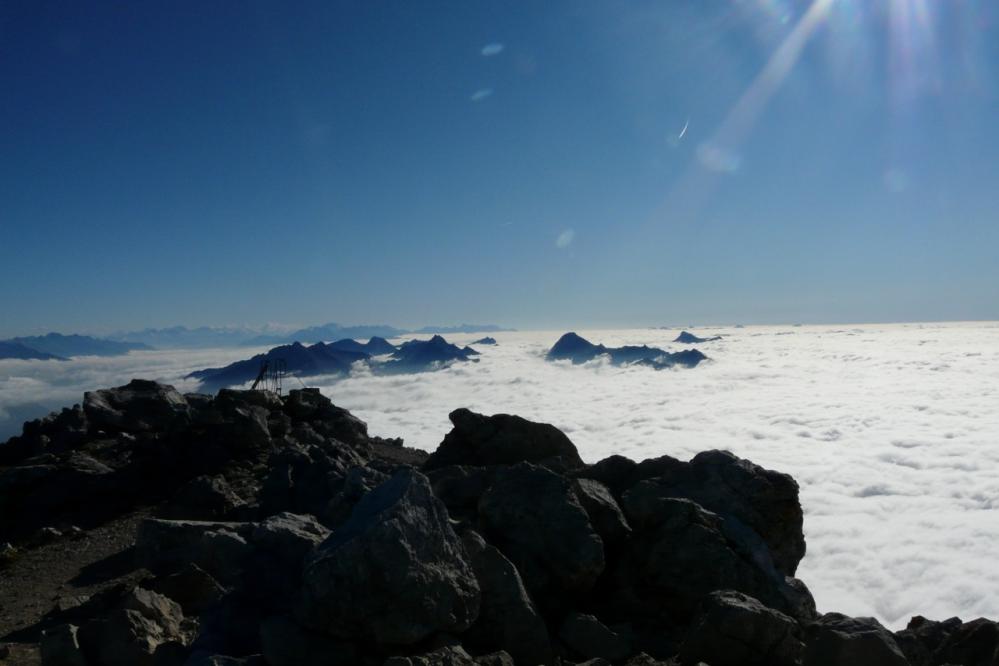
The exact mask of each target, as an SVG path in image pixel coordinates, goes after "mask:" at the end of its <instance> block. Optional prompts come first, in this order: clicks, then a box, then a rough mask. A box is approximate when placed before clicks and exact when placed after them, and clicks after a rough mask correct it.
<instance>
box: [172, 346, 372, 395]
mask: <svg viewBox="0 0 999 666" xmlns="http://www.w3.org/2000/svg"><path fill="white" fill-rule="evenodd" d="M369 358H371V355H370V354H368V353H366V352H360V351H351V350H344V349H337V348H335V347H333V346H332V345H327V344H324V343H322V342H317V343H316V344H314V345H311V346H309V347H306V346H305V345H303V344H302V343H300V342H295V343H293V344H290V345H283V346H281V347H275V348H274V349H271V350H270V351H268V352H267V353H265V354H257V355H256V356H254V357H253V358H250V359H247V360H245V361H236V362H235V363H230V364H229V365H227V366H225V367H222V368H208V369H206V370H197V371H195V372H192V373H191V374H189V375H187V377H186V379H198V380H200V381H201V385H202V387H203V388H204V389H206V390H211V391H215V390H218V389H219V388H222V387H226V386H238V385H240V384H246V383H248V382H252V381H253V380H254V379H255V378H256V377H257V375H258V374H259V373H260V368H261V366H262V365H263V364H264V362H265V361H267V362H269V363H271V364H272V365H274V367H277V364H279V363H282V364H283V367H284V369H285V370H286V371H287V372H289V373H291V374H293V375H296V376H298V377H314V376H316V375H346V374H349V373H350V368H351V365H353V364H354V363H356V362H358V361H367V360H368V359H369Z"/></svg>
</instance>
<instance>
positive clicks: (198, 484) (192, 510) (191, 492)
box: [162, 476, 243, 520]
mask: <svg viewBox="0 0 999 666" xmlns="http://www.w3.org/2000/svg"><path fill="white" fill-rule="evenodd" d="M242 504H243V499H242V498H241V497H240V496H239V495H237V494H236V492H235V491H234V490H233V489H232V488H231V487H230V486H229V483H228V482H227V481H226V480H225V477H224V476H199V477H196V478H194V479H191V480H190V481H188V482H187V483H185V484H184V485H183V486H181V488H180V490H178V491H177V492H176V493H175V494H174V496H173V497H172V498H171V499H170V501H169V502H168V503H167V505H166V507H165V508H164V510H163V511H162V515H163V517H164V518H173V519H186V520H220V519H223V518H225V517H226V516H227V515H229V514H230V513H232V512H233V511H234V510H235V509H236V508H237V507H239V506H241V505H242Z"/></svg>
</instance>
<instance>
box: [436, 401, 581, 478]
mask: <svg viewBox="0 0 999 666" xmlns="http://www.w3.org/2000/svg"><path fill="white" fill-rule="evenodd" d="M448 418H450V419H451V423H453V424H454V428H453V429H452V430H451V432H449V433H448V434H447V435H445V436H444V441H443V442H441V444H440V446H438V447H437V450H436V451H435V452H434V453H433V454H431V456H430V458H429V459H428V460H427V462H426V463H425V464H424V466H423V468H424V469H425V470H432V469H438V468H441V467H445V466H447V465H473V466H482V465H513V464H516V463H519V462H534V463H541V464H547V465H551V466H554V467H557V468H559V469H576V468H579V467H582V466H583V461H582V459H581V458H580V457H579V452H578V451H576V447H575V445H574V444H573V443H572V442H571V441H569V438H568V437H566V436H565V434H563V433H562V431H561V430H559V429H558V428H556V427H555V426H552V425H549V424H547V423H534V422H532V421H528V420H527V419H523V418H521V417H519V416H511V415H509V414H496V415H495V416H484V415H482V414H476V413H474V412H471V411H469V410H467V409H456V410H454V411H453V412H451V413H450V414H449V415H448Z"/></svg>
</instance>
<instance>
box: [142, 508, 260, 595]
mask: <svg viewBox="0 0 999 666" xmlns="http://www.w3.org/2000/svg"><path fill="white" fill-rule="evenodd" d="M255 528H256V523H224V522H206V521H194V520H160V519H156V518H149V519H147V520H144V521H143V522H142V523H141V524H140V525H139V531H138V534H137V535H136V540H135V553H136V558H137V563H138V564H139V565H140V566H144V567H146V568H147V569H150V570H151V571H154V572H170V571H178V570H180V569H182V568H183V567H184V566H186V565H187V564H188V563H193V564H196V565H197V566H198V567H200V568H201V569H204V570H205V571H207V572H208V573H209V574H211V575H212V576H214V577H215V578H216V579H217V580H220V581H222V582H223V583H225V582H228V581H232V580H235V579H236V578H237V577H238V575H239V573H240V571H241V570H242V567H243V564H244V562H245V560H246V558H247V557H248V556H249V554H250V552H251V547H250V545H249V543H248V542H247V539H248V538H249V537H250V535H252V533H253V530H254V529H255Z"/></svg>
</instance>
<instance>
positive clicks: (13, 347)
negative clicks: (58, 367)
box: [0, 333, 152, 359]
mask: <svg viewBox="0 0 999 666" xmlns="http://www.w3.org/2000/svg"><path fill="white" fill-rule="evenodd" d="M0 344H2V346H0V358H36V359H66V358H69V357H70V356H121V355H122V354H127V353H128V352H130V351H138V350H143V349H152V347H150V346H149V345H146V344H143V343H141V342H121V341H118V340H107V339H104V338H93V337H90V336H89V335H62V334H60V333H49V334H48V335H35V336H28V337H20V338H10V339H9V340H3V341H2V343H0ZM25 350H27V352H26V351H25ZM31 353H33V354H34V355H26V354H31Z"/></svg>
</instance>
